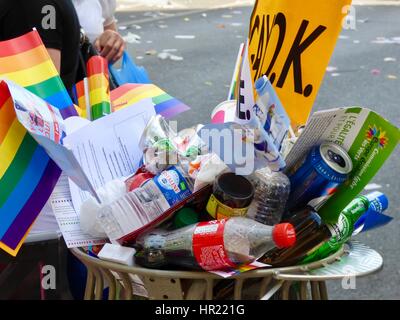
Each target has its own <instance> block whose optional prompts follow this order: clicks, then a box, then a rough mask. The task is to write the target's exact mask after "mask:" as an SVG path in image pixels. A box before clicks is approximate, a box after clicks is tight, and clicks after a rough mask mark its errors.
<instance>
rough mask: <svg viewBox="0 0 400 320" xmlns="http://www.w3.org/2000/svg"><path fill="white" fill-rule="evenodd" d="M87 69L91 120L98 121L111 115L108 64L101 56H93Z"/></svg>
mask: <svg viewBox="0 0 400 320" xmlns="http://www.w3.org/2000/svg"><path fill="white" fill-rule="evenodd" d="M86 68H87V74H88V81H89V101H90V109H91V120H96V119H99V118H101V117H103V116H105V115H106V114H110V113H111V102H110V78H109V74H108V62H107V60H106V59H105V58H103V57H101V56H93V57H91V58H90V59H89V61H88V62H87V67H86Z"/></svg>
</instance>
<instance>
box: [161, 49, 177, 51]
mask: <svg viewBox="0 0 400 320" xmlns="http://www.w3.org/2000/svg"><path fill="white" fill-rule="evenodd" d="M177 51H178V49H163V52H177Z"/></svg>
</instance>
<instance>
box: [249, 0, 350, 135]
mask: <svg viewBox="0 0 400 320" xmlns="http://www.w3.org/2000/svg"><path fill="white" fill-rule="evenodd" d="M350 4H351V0H306V1H299V0H257V2H256V4H255V7H254V11H253V14H252V17H251V21H250V29H249V40H250V44H249V54H248V59H249V63H250V70H251V76H252V81H253V83H254V82H255V80H257V79H259V78H260V77H261V76H263V75H264V74H265V75H267V76H268V78H269V79H270V81H271V83H272V84H273V86H274V88H275V90H276V92H277V94H278V96H279V98H280V100H281V102H282V104H283V106H284V107H285V109H286V111H287V113H288V115H289V117H290V119H291V122H292V127H293V128H296V127H297V126H299V125H304V124H305V123H306V121H307V118H308V116H309V114H310V112H311V109H312V106H313V103H314V100H315V98H316V96H317V93H318V90H319V87H320V85H321V82H322V79H323V77H324V74H325V70H326V67H327V65H328V63H329V60H330V57H331V55H332V52H333V49H334V47H335V43H336V40H337V38H338V36H339V33H340V31H341V28H342V24H343V23H344V20H345V16H346V14H347V13H348V12H349V10H350V7H349V6H350Z"/></svg>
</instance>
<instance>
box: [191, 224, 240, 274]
mask: <svg viewBox="0 0 400 320" xmlns="http://www.w3.org/2000/svg"><path fill="white" fill-rule="evenodd" d="M226 221H227V220H221V221H209V222H200V223H198V224H197V226H196V229H195V230H194V233H193V254H194V257H195V258H196V261H197V263H198V264H199V265H200V267H202V268H203V269H204V270H207V271H211V270H221V269H226V268H231V267H235V264H234V263H232V261H230V260H229V258H228V255H227V253H226V251H225V246H224V229H225V223H226Z"/></svg>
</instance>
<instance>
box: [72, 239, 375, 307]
mask: <svg viewBox="0 0 400 320" xmlns="http://www.w3.org/2000/svg"><path fill="white" fill-rule="evenodd" d="M70 250H71V252H72V254H74V255H75V256H76V257H77V258H78V259H79V260H80V261H81V262H82V263H83V264H84V265H85V266H86V268H87V270H88V274H87V282H86V290H85V299H87V300H93V299H94V300H100V299H102V295H103V289H104V287H105V286H108V287H109V294H108V299H109V300H114V299H125V300H131V299H135V298H139V297H138V296H137V295H135V290H137V285H138V284H137V283H135V279H140V280H141V281H142V283H143V288H142V289H144V290H145V291H147V294H148V298H149V299H161V300H194V299H196V300H215V293H214V288H215V286H216V285H217V284H218V283H219V282H220V281H221V279H222V278H221V277H220V276H218V275H216V274H213V273H208V272H195V271H170V270H154V269H145V268H141V267H128V266H124V265H120V264H116V263H112V262H106V261H102V260H100V259H97V258H94V257H92V256H89V255H88V254H86V253H85V252H84V251H83V250H82V249H78V248H75V249H70ZM382 265H383V259H382V257H381V256H380V254H379V253H377V252H376V251H375V250H373V249H371V248H369V247H367V246H365V245H363V244H361V243H359V242H356V241H351V242H348V243H347V244H346V245H345V246H344V247H343V248H342V249H341V250H340V251H338V252H336V253H335V254H333V255H331V256H329V257H328V258H326V259H324V260H321V261H317V262H313V263H310V264H306V265H299V266H293V267H284V268H264V269H257V270H253V271H248V272H245V273H241V274H239V275H236V276H233V277H232V278H229V279H230V280H232V281H233V282H234V285H233V295H232V297H231V298H233V299H235V300H241V299H243V294H244V293H245V292H246V290H250V287H249V286H248V285H247V284H248V283H250V282H251V283H253V284H254V283H256V284H257V285H256V286H255V287H253V288H251V290H253V292H256V296H257V298H258V299H261V300H269V299H271V298H272V297H274V298H279V299H282V300H288V299H300V300H307V299H313V300H326V299H328V293H327V289H326V284H325V282H326V281H327V280H338V279H343V278H345V277H361V276H367V275H370V274H373V273H375V272H377V271H379V270H380V269H381V268H382ZM254 280H256V281H254ZM118 293H120V294H118Z"/></svg>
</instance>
